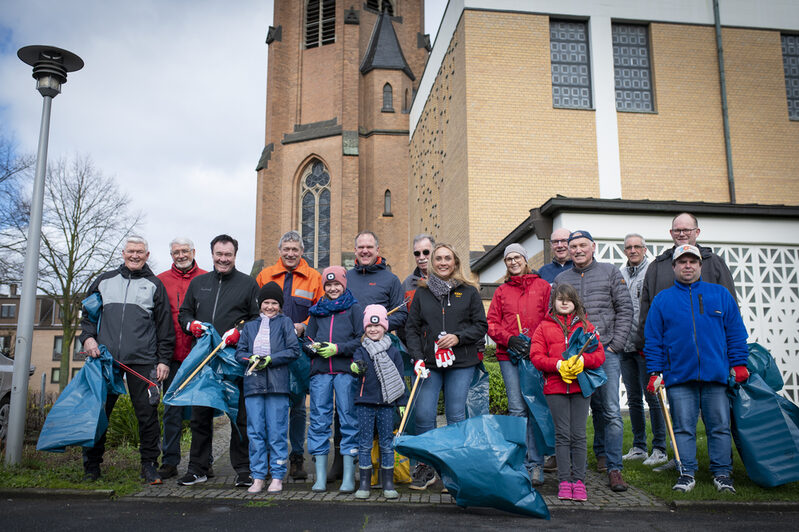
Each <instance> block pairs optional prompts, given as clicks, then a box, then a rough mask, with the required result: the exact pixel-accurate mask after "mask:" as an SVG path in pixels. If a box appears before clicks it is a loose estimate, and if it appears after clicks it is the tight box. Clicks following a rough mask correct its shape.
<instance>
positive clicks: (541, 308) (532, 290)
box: [486, 273, 551, 360]
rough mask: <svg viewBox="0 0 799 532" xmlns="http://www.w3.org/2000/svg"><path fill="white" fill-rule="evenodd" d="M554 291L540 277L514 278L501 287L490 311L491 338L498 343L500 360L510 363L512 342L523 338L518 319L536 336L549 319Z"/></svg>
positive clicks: (515, 276)
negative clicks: (510, 342)
mask: <svg viewBox="0 0 799 532" xmlns="http://www.w3.org/2000/svg"><path fill="white" fill-rule="evenodd" d="M550 291H551V287H550V285H549V283H548V282H546V281H544V280H543V279H541V277H539V276H538V274H535V273H528V274H525V275H514V276H513V277H511V278H510V279H508V280H507V281H505V282H504V283H502V284H501V285H499V286H498V287H497V290H496V292H494V297H493V298H492V299H491V305H490V306H489V307H488V314H487V315H486V319H487V320H488V336H490V337H491V339H492V340H494V341H495V342H496V343H497V360H508V340H509V339H510V337H511V336H516V335H518V334H519V324H518V322H517V321H516V315H517V314H518V315H519V319H520V320H521V322H522V330H523V331H524V330H525V329H526V330H527V331H526V332H525V334H526V335H527V336H528V337H532V336H533V332H535V330H536V328H537V327H538V324H539V323H541V321H542V320H543V319H544V317H545V316H546V315H547V310H548V309H549V294H550Z"/></svg>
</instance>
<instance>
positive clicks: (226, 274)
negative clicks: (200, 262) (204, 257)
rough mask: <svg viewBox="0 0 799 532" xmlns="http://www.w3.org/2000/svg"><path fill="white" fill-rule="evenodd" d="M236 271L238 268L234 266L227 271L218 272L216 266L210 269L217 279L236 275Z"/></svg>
mask: <svg viewBox="0 0 799 532" xmlns="http://www.w3.org/2000/svg"><path fill="white" fill-rule="evenodd" d="M236 272H238V270H237V269H236V267H235V266H234V267H233V268H232V269H231V270H230V271H229V272H227V273H219V272H218V271H217V269H216V268H214V269H213V271H212V273H213V274H214V277H216V278H217V279H222V280H223V281H225V280H227V279H230V278H231V277H233V276H234V275H236Z"/></svg>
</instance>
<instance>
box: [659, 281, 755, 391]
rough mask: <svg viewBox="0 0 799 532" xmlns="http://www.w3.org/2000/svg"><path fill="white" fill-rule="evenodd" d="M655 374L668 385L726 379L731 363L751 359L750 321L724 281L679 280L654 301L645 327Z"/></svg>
mask: <svg viewBox="0 0 799 532" xmlns="http://www.w3.org/2000/svg"><path fill="white" fill-rule="evenodd" d="M644 334H645V337H646V341H645V343H644V356H645V357H646V366H647V370H648V371H649V372H650V373H656V372H662V373H663V381H664V384H665V385H666V387H669V386H673V385H675V384H683V383H686V382H690V381H701V382H718V383H722V384H726V383H727V379H728V378H729V375H730V368H732V367H734V366H740V365H744V364H746V359H747V357H748V356H749V352H748V350H747V346H746V338H747V336H748V333H747V332H746V326H745V325H744V322H743V319H742V318H741V313H740V312H739V311H738V305H737V304H736V303H735V299H733V297H732V295H730V292H729V291H728V290H727V289H726V288H725V287H723V286H721V285H717V284H713V283H705V282H702V280H701V279H700V280H699V281H697V282H695V283H692V284H683V283H680V282H678V281H674V286H672V287H671V288H667V289H666V290H663V291H662V292H660V293H659V294H658V295H656V296H655V299H654V300H653V301H652V306H651V307H650V309H649V314H648V315H647V318H646V326H645V330H644Z"/></svg>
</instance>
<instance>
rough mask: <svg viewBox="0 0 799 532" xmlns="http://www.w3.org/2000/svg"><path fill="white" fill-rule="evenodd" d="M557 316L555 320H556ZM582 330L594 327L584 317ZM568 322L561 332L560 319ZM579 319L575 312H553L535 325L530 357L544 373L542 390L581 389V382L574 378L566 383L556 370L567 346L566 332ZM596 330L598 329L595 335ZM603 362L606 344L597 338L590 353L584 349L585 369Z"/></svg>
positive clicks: (570, 329)
mask: <svg viewBox="0 0 799 532" xmlns="http://www.w3.org/2000/svg"><path fill="white" fill-rule="evenodd" d="M555 320H558V321H555ZM586 321H587V323H586V325H585V330H586V331H588V332H590V331H593V330H595V327H594V326H593V325H592V324H591V322H590V321H588V320H586ZM559 322H560V323H568V324H569V326H568V331H569V333H568V334H564V333H563V329H562V328H561V326H560V323H559ZM581 325H582V322H580V321H579V320H578V319H577V316H574V315H573V314H570V315H569V316H553V315H551V314H548V315H547V317H546V318H545V319H544V321H542V322H541V325H539V326H538V329H536V330H535V334H533V345H532V347H531V348H530V360H532V362H533V365H534V366H535V367H536V369H538V370H539V371H540V372H542V373H543V374H544V378H546V383H545V384H544V393H545V394H551V393H580V392H581V391H582V390H580V385H579V384H578V383H577V381H576V380H575V381H574V382H572V383H571V384H566V383H565V382H564V381H563V379H562V378H561V376H560V373H558V367H557V364H558V361H559V360H563V356H562V354H563V352H564V351H565V350H566V349H567V348H568V347H569V336H571V333H572V332H573V331H574V329H576V328H577V327H579V326H581ZM598 338H599V333H597V339H598ZM604 362H605V348H604V347H602V342H601V341H600V342H599V345H598V346H597V348H596V350H594V352H593V353H583V363H584V364H585V369H596V368H598V367H599V366H601V365H602V363H604Z"/></svg>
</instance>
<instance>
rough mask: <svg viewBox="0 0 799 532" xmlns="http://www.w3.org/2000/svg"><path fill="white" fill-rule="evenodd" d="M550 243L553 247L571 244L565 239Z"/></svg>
mask: <svg viewBox="0 0 799 532" xmlns="http://www.w3.org/2000/svg"><path fill="white" fill-rule="evenodd" d="M549 242H550V244H552V245H553V246H555V245H557V244H568V243H569V241H568V240H566V239H565V238H564V239H561V240H550V241H549Z"/></svg>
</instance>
